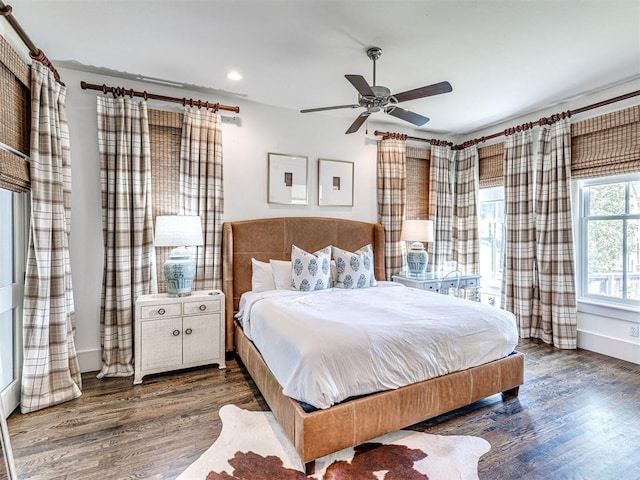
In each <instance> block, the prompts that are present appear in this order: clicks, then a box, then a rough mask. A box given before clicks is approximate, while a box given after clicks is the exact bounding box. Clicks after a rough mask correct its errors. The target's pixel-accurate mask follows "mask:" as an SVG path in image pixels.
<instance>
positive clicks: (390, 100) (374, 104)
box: [300, 47, 453, 133]
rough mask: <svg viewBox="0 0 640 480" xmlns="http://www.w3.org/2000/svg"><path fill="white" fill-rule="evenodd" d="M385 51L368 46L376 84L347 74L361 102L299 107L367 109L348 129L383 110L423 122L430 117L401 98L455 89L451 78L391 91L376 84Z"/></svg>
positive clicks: (307, 110) (401, 117)
mask: <svg viewBox="0 0 640 480" xmlns="http://www.w3.org/2000/svg"><path fill="white" fill-rule="evenodd" d="M381 55H382V49H381V48H378V47H371V48H369V49H368V50H367V56H368V57H369V58H370V59H371V60H372V61H373V85H371V86H370V85H369V84H368V83H367V81H366V80H365V79H364V77H363V76H362V75H345V77H346V79H347V80H349V82H351V85H353V86H354V87H355V89H356V90H358V103H357V104H352V105H336V106H334V107H320V108H308V109H305V110H300V112H301V113H309V112H321V111H323V110H337V109H340V108H358V107H364V108H366V110H365V111H364V112H362V113H361V114H360V115H358V117H357V118H356V119H355V121H354V122H353V123H352V124H351V126H350V127H349V129H348V130H347V131H346V132H345V133H355V132H357V131H358V130H359V129H360V127H361V126H362V124H363V123H364V122H365V120H366V119H367V118H368V117H369V115H371V114H372V113H375V112H379V111H380V110H383V111H384V112H385V113H387V114H389V115H391V116H393V117H396V118H399V119H401V120H405V121H407V122H409V123H412V124H414V125H416V126H422V125H424V124H425V123H427V122H428V121H429V119H428V118H427V117H423V116H422V115H419V114H417V113H414V112H411V111H410V110H408V109H406V108H403V107H400V106H398V103H400V102H407V101H409V100H416V99H418V98H424V97H430V96H432V95H440V94H441V93H448V92H451V91H452V90H453V88H452V87H451V84H450V83H449V82H440V83H434V84H433V85H427V86H424V87H420V88H416V89H414V90H407V91H406V92H402V93H395V94H393V95H392V94H391V90H389V89H388V88H387V87H383V86H381V85H376V60H378V59H379V58H380V56H381Z"/></svg>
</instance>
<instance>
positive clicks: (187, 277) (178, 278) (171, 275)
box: [162, 247, 196, 297]
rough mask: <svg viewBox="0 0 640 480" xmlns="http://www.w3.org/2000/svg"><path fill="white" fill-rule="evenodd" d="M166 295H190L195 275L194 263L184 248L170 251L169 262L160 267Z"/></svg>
mask: <svg viewBox="0 0 640 480" xmlns="http://www.w3.org/2000/svg"><path fill="white" fill-rule="evenodd" d="M162 270H163V272H164V280H165V282H166V285H167V294H168V295H169V296H170V297H186V296H188V295H191V285H192V284H193V278H194V277H195V275H196V261H195V260H194V259H193V258H191V255H190V254H189V251H188V250H187V249H186V247H178V248H174V249H173V250H171V255H170V257H169V260H167V261H166V262H165V263H164V266H163V267H162Z"/></svg>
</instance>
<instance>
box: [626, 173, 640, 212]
mask: <svg viewBox="0 0 640 480" xmlns="http://www.w3.org/2000/svg"><path fill="white" fill-rule="evenodd" d="M629 213H630V214H632V215H633V214H634V213H640V180H638V181H636V182H629Z"/></svg>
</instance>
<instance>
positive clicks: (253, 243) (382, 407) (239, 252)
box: [223, 217, 524, 472]
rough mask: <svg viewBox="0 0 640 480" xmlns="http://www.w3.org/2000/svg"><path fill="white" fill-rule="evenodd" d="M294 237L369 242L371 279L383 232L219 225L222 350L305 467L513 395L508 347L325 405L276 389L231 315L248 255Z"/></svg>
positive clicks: (312, 220) (289, 223)
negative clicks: (487, 357)
mask: <svg viewBox="0 0 640 480" xmlns="http://www.w3.org/2000/svg"><path fill="white" fill-rule="evenodd" d="M294 244H295V245H297V246H299V247H301V248H303V249H305V250H306V251H308V252H314V251H316V250H319V249H321V248H323V247H325V246H327V245H334V246H338V247H340V248H343V249H344V250H349V251H355V250H357V249H358V248H360V247H362V246H363V245H366V244H371V245H373V253H374V270H375V275H376V278H377V279H378V280H384V279H385V274H384V251H385V250H384V231H383V229H382V227H381V226H380V225H378V224H374V223H367V222H358V221H351V220H345V219H332V218H317V217H287V218H271V219H258V220H247V221H239V222H230V223H225V224H224V226H223V290H224V293H225V294H226V298H225V301H226V319H225V320H226V348H227V351H233V350H235V351H236V353H237V355H238V356H239V358H240V359H241V360H242V362H243V363H244V365H245V367H246V368H247V370H248V372H249V374H250V375H251V377H252V379H253V380H254V382H255V383H256V386H257V387H258V389H259V390H260V392H261V393H262V395H263V396H264V398H265V401H266V402H267V404H268V405H269V407H270V408H271V410H272V411H273V413H274V416H275V417H276V418H277V419H278V421H279V423H280V425H281V426H282V428H283V430H284V431H285V433H286V435H287V436H288V437H289V438H290V439H291V442H292V444H293V445H294V447H295V449H296V451H297V452H298V453H299V455H300V458H301V460H302V462H303V463H304V464H305V465H306V468H307V471H308V472H310V471H312V470H313V465H314V460H316V459H318V458H320V457H322V456H325V455H327V454H330V453H333V452H336V451H338V450H341V449H343V448H346V447H350V446H355V445H358V444H360V443H363V442H365V441H368V440H371V439H373V438H375V437H378V436H380V435H383V434H385V433H389V432H392V431H395V430H398V429H401V428H404V427H406V426H408V425H412V424H415V423H418V422H420V421H423V420H426V419H429V418H433V417H435V416H438V415H441V414H443V413H446V412H449V411H451V410H454V409H456V408H459V407H462V406H465V405H468V404H471V403H473V402H475V401H477V400H479V399H481V398H484V397H487V396H489V395H493V394H496V393H502V394H503V396H515V395H517V394H518V387H519V385H521V384H522V382H523V366H524V362H523V356H522V354H520V353H518V352H516V351H513V352H512V353H510V354H509V355H506V356H504V357H502V358H499V359H497V360H493V361H490V362H488V363H484V364H480V365H478V366H474V367H471V368H467V369H464V370H459V371H454V372H453V373H449V374H446V375H441V376H437V377H435V378H431V379H428V380H424V381H419V382H417V383H412V384H410V385H406V386H402V387H400V388H394V389H392V390H386V391H382V392H379V393H374V394H370V395H366V396H360V397H356V398H354V399H349V400H346V401H343V402H341V403H338V404H336V405H333V406H331V407H330V408H322V409H316V410H314V411H305V409H304V408H303V406H302V405H301V403H300V402H298V401H296V400H294V399H293V398H291V397H289V396H286V395H285V394H284V393H283V387H282V386H281V385H280V383H279V382H278V380H277V379H276V377H275V375H274V374H273V373H272V371H271V370H270V369H269V367H268V366H267V364H266V362H265V360H264V359H263V357H262V355H261V354H260V352H259V350H258V349H257V348H256V346H255V345H254V344H253V342H251V340H249V338H247V335H245V332H244V331H243V329H242V327H241V325H240V323H239V322H238V321H236V319H235V318H234V312H237V311H238V308H239V303H240V297H241V295H242V294H243V293H244V292H247V291H250V290H251V275H252V264H251V258H255V259H257V260H262V261H267V262H268V261H269V260H271V259H273V260H289V259H290V255H291V246H292V245H294ZM398 288H406V287H398Z"/></svg>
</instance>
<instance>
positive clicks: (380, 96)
mask: <svg viewBox="0 0 640 480" xmlns="http://www.w3.org/2000/svg"><path fill="white" fill-rule="evenodd" d="M371 90H373V93H374V95H375V96H373V97H372V96H370V95H360V94H358V103H359V104H360V106H361V107H365V108H366V109H368V110H369V111H370V112H378V111H380V109H381V108H384V107H386V106H387V105H388V104H389V103H397V102H394V101H393V100H395V99H394V98H393V97H392V96H391V90H389V89H388V88H387V87H382V86H377V85H374V86H372V87H371Z"/></svg>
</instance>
